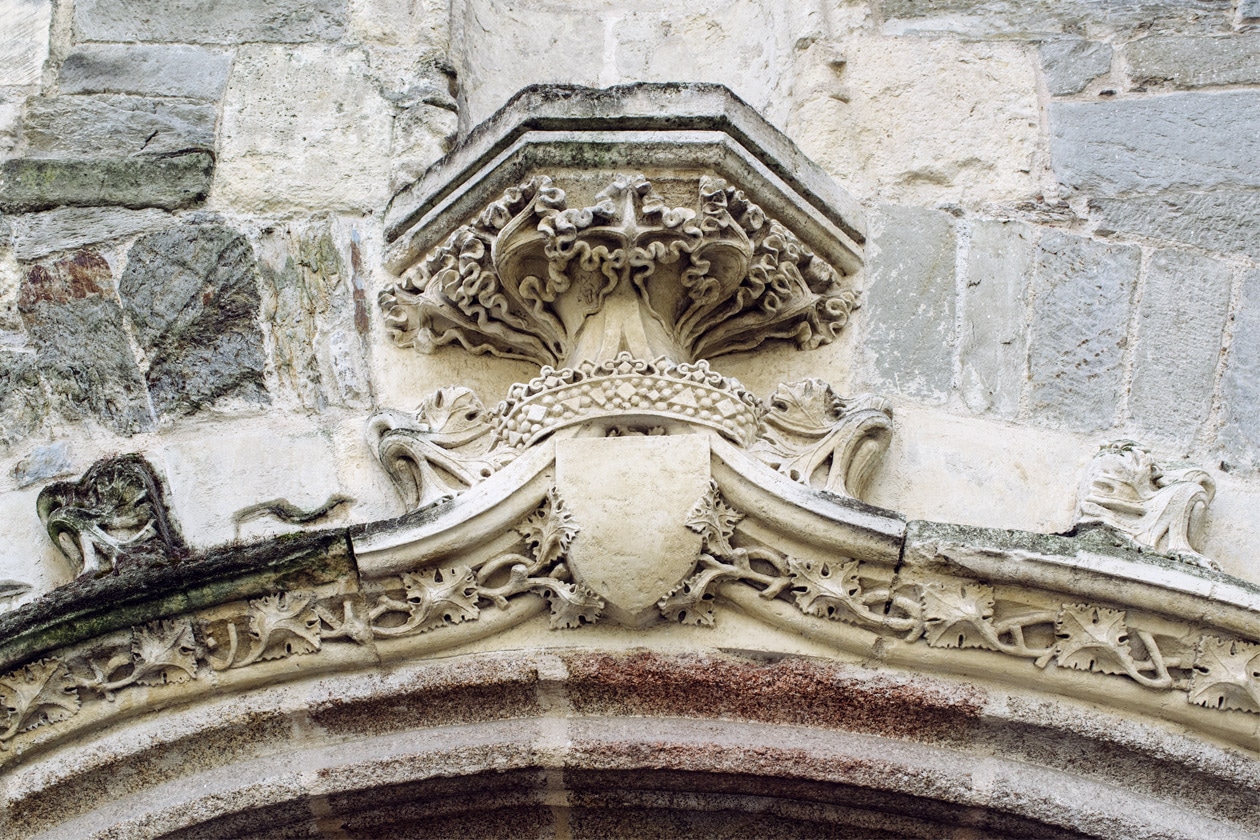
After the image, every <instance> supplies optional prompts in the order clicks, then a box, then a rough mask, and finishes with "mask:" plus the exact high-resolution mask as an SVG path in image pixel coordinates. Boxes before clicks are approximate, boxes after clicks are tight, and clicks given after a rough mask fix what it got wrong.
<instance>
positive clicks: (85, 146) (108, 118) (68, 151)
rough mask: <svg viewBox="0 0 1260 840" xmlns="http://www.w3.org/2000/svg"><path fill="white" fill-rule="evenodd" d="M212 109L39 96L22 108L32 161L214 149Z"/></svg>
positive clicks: (129, 99) (105, 97) (134, 99)
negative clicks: (24, 110) (40, 158)
mask: <svg viewBox="0 0 1260 840" xmlns="http://www.w3.org/2000/svg"><path fill="white" fill-rule="evenodd" d="M214 121H215V106H214V105H212V104H209V103H203V102H182V101H179V100H167V99H150V98H147V97H141V96H121V95H115V94H102V95H99V96H39V97H35V98H33V99H31V100H30V101H29V102H28V103H27V105H26V119H25V120H24V121H23V123H22V147H21V149H20V151H21V152H22V153H23V154H25V155H27V156H30V157H48V156H51V155H66V156H79V157H124V156H126V155H134V154H148V155H154V154H164V153H171V152H181V151H185V150H188V149H208V150H213V149H214Z"/></svg>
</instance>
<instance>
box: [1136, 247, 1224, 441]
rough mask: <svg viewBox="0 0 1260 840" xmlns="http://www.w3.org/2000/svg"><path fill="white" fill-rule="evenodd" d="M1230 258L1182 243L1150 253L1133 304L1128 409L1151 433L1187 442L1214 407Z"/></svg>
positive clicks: (1138, 422) (1141, 425)
mask: <svg viewBox="0 0 1260 840" xmlns="http://www.w3.org/2000/svg"><path fill="white" fill-rule="evenodd" d="M1230 275H1231V272H1230V269H1229V266H1227V265H1225V264H1224V263H1221V262H1219V261H1217V260H1213V259H1209V258H1207V257H1201V256H1198V255H1196V254H1190V253H1186V252H1184V251H1159V252H1157V253H1156V254H1155V255H1154V256H1153V257H1152V258H1151V260H1150V263H1149V265H1148V267H1147V271H1146V286H1145V288H1144V290H1143V292H1142V302H1141V305H1140V306H1139V308H1138V324H1137V338H1136V344H1135V346H1134V348H1133V384H1132V386H1131V388H1130V392H1129V412H1130V414H1131V415H1132V416H1133V420H1134V422H1135V423H1137V425H1138V426H1139V427H1141V428H1142V429H1143V430H1144V431H1145V432H1146V433H1147V434H1148V435H1149V436H1151V437H1153V438H1161V439H1171V440H1174V441H1176V442H1178V443H1181V444H1188V443H1189V442H1190V441H1191V440H1192V439H1193V438H1194V436H1195V433H1196V432H1197V431H1198V429H1199V428H1200V427H1201V426H1202V424H1203V423H1204V422H1206V420H1207V417H1208V412H1209V411H1210V410H1211V408H1212V391H1213V386H1214V382H1215V378H1216V364H1217V361H1218V359H1219V358H1220V353H1221V334H1222V332H1223V330H1224V329H1225V319H1226V316H1227V314H1228V310H1229V295H1230V285H1231V284H1230V279H1231V277H1230Z"/></svg>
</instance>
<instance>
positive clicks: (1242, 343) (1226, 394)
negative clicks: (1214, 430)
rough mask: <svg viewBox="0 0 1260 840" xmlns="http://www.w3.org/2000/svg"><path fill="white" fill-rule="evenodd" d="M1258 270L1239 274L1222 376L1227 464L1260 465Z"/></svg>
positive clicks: (1259, 279) (1259, 317)
mask: <svg viewBox="0 0 1260 840" xmlns="http://www.w3.org/2000/svg"><path fill="white" fill-rule="evenodd" d="M1256 359H1260V271H1255V270H1252V271H1248V272H1247V273H1246V274H1244V275H1243V278H1242V294H1241V295H1240V299H1239V301H1238V308H1237V309H1236V310H1235V312H1234V337H1233V341H1232V342H1231V343H1230V346H1229V355H1228V356H1227V357H1226V361H1225V373H1224V376H1223V377H1222V378H1221V416H1222V422H1221V431H1220V442H1221V444H1222V445H1223V446H1224V448H1225V460H1226V461H1227V462H1229V463H1230V464H1235V465H1238V464H1242V465H1246V466H1251V467H1256V466H1260V365H1257V364H1256Z"/></svg>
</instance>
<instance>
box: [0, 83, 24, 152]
mask: <svg viewBox="0 0 1260 840" xmlns="http://www.w3.org/2000/svg"><path fill="white" fill-rule="evenodd" d="M25 102H26V99H25V97H22V96H19V95H17V94H14V93H9V92H6V91H4V90H3V89H0V157H5V156H7V155H8V153H9V152H10V151H12V150H13V148H14V147H15V146H17V144H18V140H19V138H20V136H21V133H22V105H23V104H24V103H25Z"/></svg>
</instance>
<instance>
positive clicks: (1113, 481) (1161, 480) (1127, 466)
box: [1076, 440, 1216, 568]
mask: <svg viewBox="0 0 1260 840" xmlns="http://www.w3.org/2000/svg"><path fill="white" fill-rule="evenodd" d="M1215 495H1216V483H1215V482H1214V481H1213V480H1212V477H1211V476H1209V475H1208V474H1207V473H1206V472H1205V471H1203V470H1201V469H1198V468H1196V467H1189V466H1176V467H1174V466H1163V465H1160V464H1159V463H1157V462H1156V461H1155V459H1154V457H1152V455H1151V452H1150V450H1148V449H1146V448H1145V447H1143V446H1141V445H1139V444H1137V443H1134V442H1133V441H1131V440H1118V441H1115V442H1113V443H1109V444H1107V445H1105V446H1103V447H1102V448H1101V449H1100V450H1099V451H1098V454H1096V455H1095V456H1094V458H1093V460H1092V461H1090V463H1089V466H1088V467H1087V468H1086V470H1085V474H1084V476H1083V477H1082V479H1081V487H1080V491H1079V494H1078V496H1077V503H1076V524H1077V525H1102V526H1105V527H1107V528H1110V529H1112V530H1113V531H1116V532H1118V533H1120V534H1123V535H1124V536H1126V537H1128V538H1129V539H1131V540H1132V541H1133V542H1135V543H1137V544H1138V545H1141V546H1144V547H1146V548H1149V549H1153V550H1155V551H1158V552H1162V553H1165V554H1168V555H1171V556H1174V557H1177V558H1178V559H1181V560H1184V561H1186V562H1188V563H1193V564H1195V565H1199V566H1205V567H1208V568H1216V564H1215V563H1214V562H1213V561H1211V560H1210V559H1208V558H1207V557H1204V556H1203V555H1202V554H1200V553H1199V552H1198V551H1197V550H1195V548H1194V546H1193V545H1192V544H1191V540H1192V539H1194V538H1196V537H1197V536H1198V532H1199V531H1200V530H1201V528H1202V525H1203V520H1204V518H1205V516H1206V514H1207V509H1208V505H1209V504H1211V502H1212V498H1213V497H1214V496H1215Z"/></svg>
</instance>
